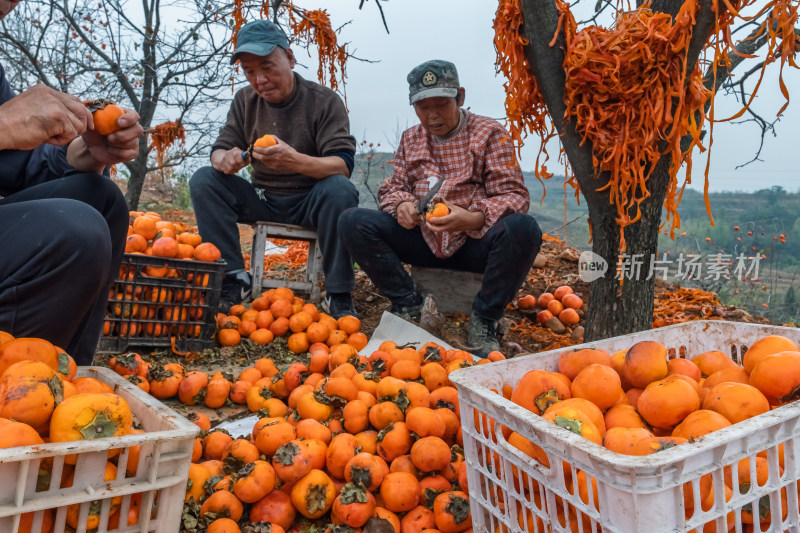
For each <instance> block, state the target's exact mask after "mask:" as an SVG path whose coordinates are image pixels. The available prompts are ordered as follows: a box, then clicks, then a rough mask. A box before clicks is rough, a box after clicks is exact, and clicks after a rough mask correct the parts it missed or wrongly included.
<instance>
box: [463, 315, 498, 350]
mask: <svg viewBox="0 0 800 533" xmlns="http://www.w3.org/2000/svg"><path fill="white" fill-rule="evenodd" d="M467 345H468V351H469V352H470V353H472V354H473V355H475V356H477V357H486V356H487V355H489V352H493V351H495V350H500V342H499V341H498V340H497V321H495V320H489V319H486V318H483V317H482V316H478V315H477V314H475V313H474V312H473V313H472V316H470V317H469V326H468V328H467Z"/></svg>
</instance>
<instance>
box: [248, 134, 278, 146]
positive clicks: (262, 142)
mask: <svg viewBox="0 0 800 533" xmlns="http://www.w3.org/2000/svg"><path fill="white" fill-rule="evenodd" d="M276 144H278V141H276V140H275V137H273V136H272V135H270V134H267V135H264V136H262V137H259V138H258V139H257V140H256V142H254V143H253V146H258V147H259V148H268V147H270V146H275V145H276Z"/></svg>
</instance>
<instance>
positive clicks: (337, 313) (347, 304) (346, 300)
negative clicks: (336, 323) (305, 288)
mask: <svg viewBox="0 0 800 533" xmlns="http://www.w3.org/2000/svg"><path fill="white" fill-rule="evenodd" d="M321 305H322V308H323V309H324V310H325V312H326V313H328V314H329V315H331V316H332V317H333V318H335V319H336V320H339V319H340V318H342V317H343V316H348V315H349V316H354V317H356V318H358V312H357V311H356V307H355V306H354V305H353V298H352V297H351V296H350V293H349V292H336V293H331V292H326V293H325V299H324V300H322V304H321Z"/></svg>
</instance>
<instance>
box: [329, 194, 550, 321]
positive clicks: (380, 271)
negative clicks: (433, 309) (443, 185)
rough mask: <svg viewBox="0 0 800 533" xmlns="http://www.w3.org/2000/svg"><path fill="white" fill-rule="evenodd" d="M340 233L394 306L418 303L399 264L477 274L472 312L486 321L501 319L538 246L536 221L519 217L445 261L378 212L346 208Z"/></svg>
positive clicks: (416, 231) (412, 231) (539, 234)
mask: <svg viewBox="0 0 800 533" xmlns="http://www.w3.org/2000/svg"><path fill="white" fill-rule="evenodd" d="M339 233H340V234H341V235H342V240H343V241H344V244H345V246H347V249H348V250H349V251H350V254H351V255H352V256H353V259H354V260H355V262H356V263H357V264H358V265H359V266H360V267H361V268H362V269H363V270H364V271H365V272H366V273H367V275H368V276H369V277H370V279H371V280H372V283H374V284H375V286H376V287H377V288H378V290H380V291H381V293H383V294H384V295H385V296H386V297H387V298H389V299H390V300H391V301H392V303H393V304H394V305H404V306H408V305H415V304H417V303H419V302H418V296H417V294H416V292H415V290H414V283H413V281H412V280H411V276H409V275H408V273H407V272H406V270H405V269H404V268H403V263H409V264H411V265H416V266H421V267H428V268H446V269H450V270H462V271H466V272H482V273H483V274H484V275H483V284H482V285H481V289H480V291H479V292H478V294H477V295H476V296H475V300H474V301H473V303H472V310H473V311H474V312H475V313H477V314H478V315H479V316H481V317H484V318H486V319H489V320H499V319H501V318H502V317H503V314H504V312H505V308H506V305H508V303H509V302H510V301H511V300H512V299H513V298H514V296H515V295H516V294H517V291H518V290H519V288H520V287H521V286H522V283H523V282H524V281H525V277H526V276H527V275H528V271H529V270H530V269H531V266H532V265H533V260H534V259H535V258H536V254H538V253H539V247H540V246H541V244H542V232H541V230H540V229H539V225H538V224H537V223H536V220H534V218H533V217H531V216H529V215H521V214H513V215H509V216H507V217H504V218H501V219H500V220H499V221H498V222H497V224H495V225H494V226H492V228H491V229H490V230H489V231H488V232H486V234H485V235H484V236H483V237H482V238H480V239H467V242H466V243H464V245H463V246H462V247H461V248H459V250H458V251H457V252H456V253H455V254H453V255H452V256H451V257H447V258H444V259H441V258H438V257H436V256H435V255H434V253H433V252H432V251H431V249H430V248H429V247H428V244H427V243H426V242H425V240H424V239H423V237H422V231H421V230H420V228H419V227H416V228H414V229H410V230H409V229H405V228H404V227H402V226H401V225H400V224H398V223H397V220H396V219H395V218H394V217H393V216H391V215H389V214H388V213H383V212H380V211H374V210H371V209H348V210H347V211H345V212H344V213H343V214H342V217H341V218H340V219H339ZM415 300H417V301H415Z"/></svg>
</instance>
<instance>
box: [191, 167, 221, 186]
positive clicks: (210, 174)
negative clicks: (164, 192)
mask: <svg viewBox="0 0 800 533" xmlns="http://www.w3.org/2000/svg"><path fill="white" fill-rule="evenodd" d="M219 176H224V174H222V173H221V172H220V171H218V170H217V169H215V168H214V167H212V166H207V167H200V168H198V169H197V170H195V171H194V174H192V177H191V178H190V179H189V191H190V192H195V191H197V190H202V189H205V188H207V187H208V186H209V185H211V184H212V183H213V182H214V181H216V180H217V179H218V178H219Z"/></svg>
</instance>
